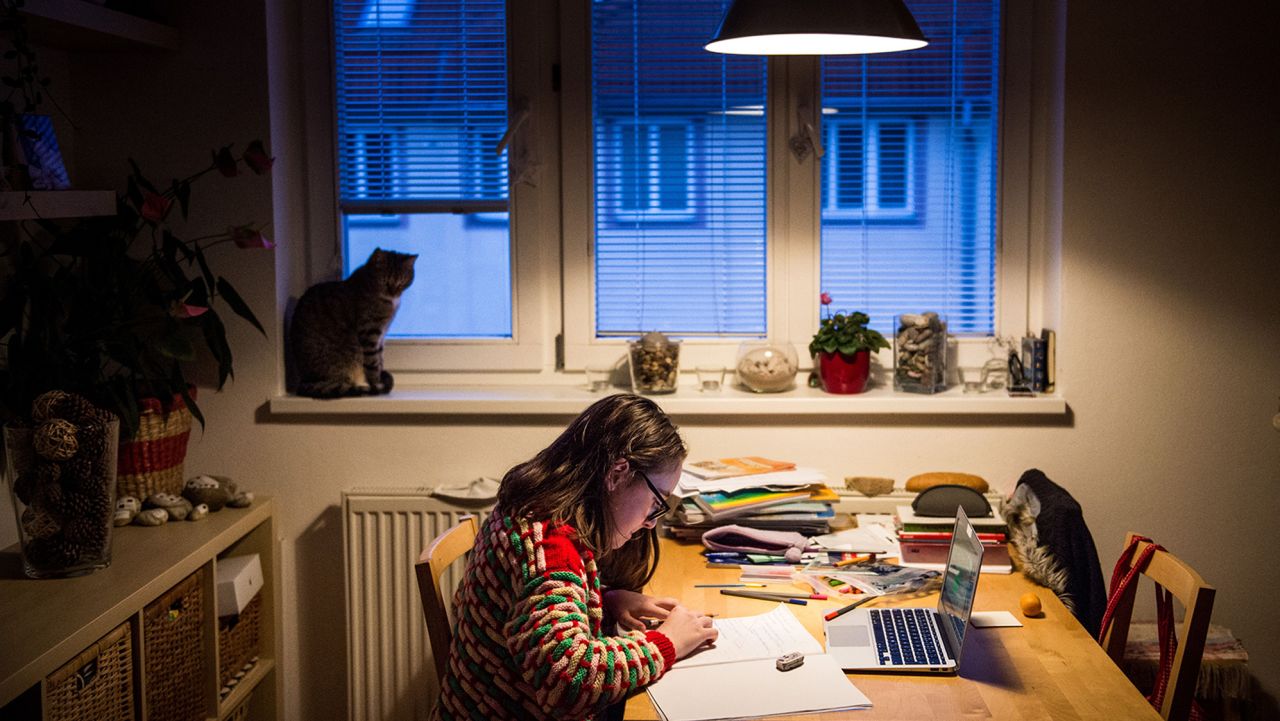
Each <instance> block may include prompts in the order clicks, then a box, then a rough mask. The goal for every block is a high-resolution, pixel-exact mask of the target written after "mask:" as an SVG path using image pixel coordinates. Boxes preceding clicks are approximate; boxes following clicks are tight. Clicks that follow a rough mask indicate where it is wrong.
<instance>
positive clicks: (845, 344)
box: [809, 293, 889, 356]
mask: <svg viewBox="0 0 1280 721" xmlns="http://www.w3.org/2000/svg"><path fill="white" fill-rule="evenodd" d="M819 300H820V301H821V302H822V321H821V322H820V323H819V325H818V332H817V333H814V334H813V340H811V341H809V355H815V356H816V355H818V354H819V353H835V352H837V351H838V352H840V353H843V354H844V355H847V356H852V355H853V354H854V353H857V352H858V351H860V350H866V351H870V352H872V353H875V352H876V351H877V350H879V349H881V348H888V347H889V342H888V341H887V340H885V339H884V336H883V335H881V334H880V332H879V331H877V330H873V329H871V328H868V327H867V323H870V322H871V318H870V317H869V316H868V315H867V314H866V313H861V312H858V311H854V312H852V313H845V312H839V313H836V314H835V315H832V314H831V295H830V294H828V293H823V294H822V295H821V296H819Z"/></svg>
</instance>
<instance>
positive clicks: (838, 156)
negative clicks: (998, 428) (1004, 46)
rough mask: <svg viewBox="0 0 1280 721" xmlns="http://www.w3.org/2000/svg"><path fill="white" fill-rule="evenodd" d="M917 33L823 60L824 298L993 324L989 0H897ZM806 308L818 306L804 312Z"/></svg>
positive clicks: (975, 326) (994, 107)
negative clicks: (889, 47)
mask: <svg viewBox="0 0 1280 721" xmlns="http://www.w3.org/2000/svg"><path fill="white" fill-rule="evenodd" d="M907 6H908V7H909V8H910V10H911V13H912V14H913V15H914V16H915V18H916V21H917V22H918V23H919V24H920V28H921V29H922V30H923V31H924V33H925V36H926V37H928V38H929V45H928V46H926V47H924V48H922V49H919V50H912V51H910V52H903V53H890V54H886V55H864V56H843V57H835V56H833V57H827V58H824V59H823V61H822V96H823V103H822V104H823V108H824V112H823V123H824V124H825V133H826V138H827V143H826V145H827V150H828V153H827V155H826V157H825V158H824V159H823V165H822V194H823V198H822V276H821V277H822V289H823V290H824V291H826V292H828V293H830V294H831V296H832V297H833V299H834V303H833V305H832V309H833V310H836V309H839V310H850V311H852V310H861V311H864V312H866V313H867V314H868V315H870V316H871V319H872V325H873V326H874V327H875V328H877V329H878V330H880V331H882V332H886V333H887V332H889V331H890V330H891V326H892V323H893V316H894V315H897V314H901V313H916V312H921V311H930V310H931V311H936V312H938V313H941V314H944V315H946V316H947V318H948V322H949V329H950V331H951V332H952V333H972V334H984V335H985V334H989V333H992V332H993V331H994V316H995V251H996V220H997V218H996V199H997V197H998V195H997V171H998V165H997V157H996V156H997V149H998V127H997V125H998V119H999V105H998V100H999V78H1000V73H999V67H1000V65H999V50H1000V47H999V38H1000V28H999V21H1000V3H999V0H966V1H965V2H956V1H954V0H907ZM815 312H816V311H815Z"/></svg>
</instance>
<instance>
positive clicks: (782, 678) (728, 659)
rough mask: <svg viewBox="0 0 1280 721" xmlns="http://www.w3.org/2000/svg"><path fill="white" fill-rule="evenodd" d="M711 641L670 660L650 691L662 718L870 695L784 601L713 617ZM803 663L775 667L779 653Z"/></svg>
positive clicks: (808, 705) (826, 703) (843, 704)
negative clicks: (715, 634) (751, 612)
mask: <svg viewBox="0 0 1280 721" xmlns="http://www.w3.org/2000/svg"><path fill="white" fill-rule="evenodd" d="M715 625H716V628H717V629H719V631H720V638H719V640H717V641H716V645H715V647H713V648H709V649H705V650H703V651H700V652H698V653H696V654H694V655H692V656H689V657H688V658H685V659H682V660H680V661H678V662H676V665H675V666H674V667H672V669H671V670H670V671H668V672H667V674H666V675H665V676H663V677H662V678H661V679H659V680H658V682H657V683H655V684H653V685H651V686H649V688H648V692H649V699H650V700H651V701H652V702H653V706H654V708H656V709H657V710H658V713H659V715H661V716H662V718H663V719H666V721H717V720H719V719H741V718H759V717H764V716H777V715H781V714H801V713H818V712H822V711H839V710H843V709H854V708H865V707H869V706H870V705H871V701H870V700H869V699H868V698H867V697H866V696H865V695H863V693H862V692H861V691H859V690H858V688H857V687H856V686H854V685H853V683H852V682H850V681H849V679H848V678H847V677H846V676H845V675H844V672H843V671H841V670H840V667H839V666H838V665H836V663H835V662H834V661H833V660H832V659H831V657H830V656H827V655H826V654H825V653H823V648H822V644H820V643H819V642H818V641H817V639H815V638H814V637H813V636H812V635H811V634H810V633H809V632H808V631H806V630H805V629H804V626H803V625H801V623H800V621H798V620H797V619H796V617H795V616H794V615H793V614H792V613H791V611H790V610H789V609H788V608H787V607H786V606H785V605H783V604H778V606H777V607H776V608H774V610H772V611H770V612H768V613H762V614H760V615H758V616H743V617H739V618H722V619H716V622H715ZM791 651H799V652H800V653H803V654H804V655H805V661H804V665H802V666H800V667H799V668H796V669H792V670H790V671H779V670H778V669H777V667H776V665H775V663H774V662H775V661H776V660H777V658H778V657H779V656H781V655H783V654H784V653H789V652H791Z"/></svg>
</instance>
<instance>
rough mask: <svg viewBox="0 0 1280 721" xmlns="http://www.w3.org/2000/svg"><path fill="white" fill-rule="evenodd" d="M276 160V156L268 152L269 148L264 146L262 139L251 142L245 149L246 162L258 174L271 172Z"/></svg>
mask: <svg viewBox="0 0 1280 721" xmlns="http://www.w3.org/2000/svg"><path fill="white" fill-rule="evenodd" d="M275 161H276V159H275V158H273V157H271V156H270V155H268V154H267V149H266V148H264V147H262V141H261V140H255V141H253V142H252V143H249V147H247V148H245V150H244V162H245V164H246V165H248V166H249V170H252V171H253V172H254V173H255V174H257V175H265V174H267V173H269V172H271V164H272V163H274V162H275Z"/></svg>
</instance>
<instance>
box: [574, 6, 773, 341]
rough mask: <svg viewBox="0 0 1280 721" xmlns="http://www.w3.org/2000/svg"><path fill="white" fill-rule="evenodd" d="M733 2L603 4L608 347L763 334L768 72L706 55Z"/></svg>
mask: <svg viewBox="0 0 1280 721" xmlns="http://www.w3.org/2000/svg"><path fill="white" fill-rule="evenodd" d="M728 4H729V3H728V2H727V0H596V1H595V2H593V3H592V5H591V32H592V35H591V58H592V59H591V78H592V80H591V82H592V113H593V116H592V120H593V131H594V151H595V272H596V276H595V304H596V334H597V336H619V335H635V334H637V333H641V332H645V331H649V330H660V331H663V332H666V333H672V334H677V335H685V336H733V335H752V336H759V335H763V334H764V333H765V332H766V326H765V320H766V299H765V292H766V289H765V118H764V97H765V61H764V60H763V59H762V58H758V57H755V58H752V57H735V56H726V55H716V54H713V53H708V52H706V51H704V50H703V49H702V46H703V45H704V44H706V42H707V39H708V38H710V37H711V36H712V35H713V34H714V33H715V30H716V27H717V26H718V25H719V23H720V19H721V17H722V16H723V15H724V11H725V9H726V8H727V6H728Z"/></svg>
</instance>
